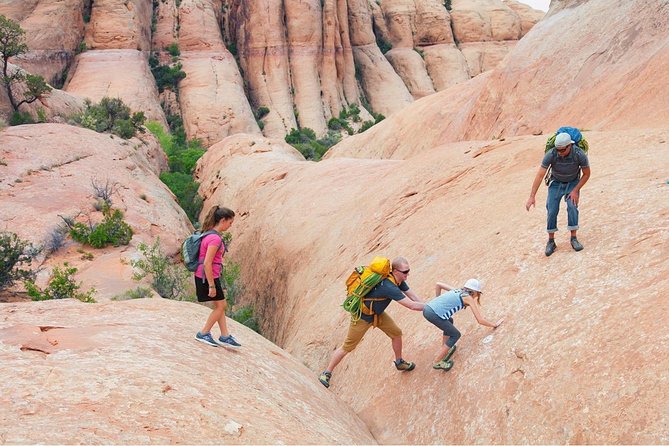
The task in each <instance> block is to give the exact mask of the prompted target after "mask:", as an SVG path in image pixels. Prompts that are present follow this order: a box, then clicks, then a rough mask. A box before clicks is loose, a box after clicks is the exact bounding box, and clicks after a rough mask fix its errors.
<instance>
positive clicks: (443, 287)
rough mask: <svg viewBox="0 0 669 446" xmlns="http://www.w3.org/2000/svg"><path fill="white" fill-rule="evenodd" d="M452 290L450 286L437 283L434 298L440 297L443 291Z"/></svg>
mask: <svg viewBox="0 0 669 446" xmlns="http://www.w3.org/2000/svg"><path fill="white" fill-rule="evenodd" d="M452 289H453V287H452V286H450V285H448V284H445V283H444V282H437V286H436V288H435V289H434V297H437V296H441V292H442V290H443V291H451V290H452Z"/></svg>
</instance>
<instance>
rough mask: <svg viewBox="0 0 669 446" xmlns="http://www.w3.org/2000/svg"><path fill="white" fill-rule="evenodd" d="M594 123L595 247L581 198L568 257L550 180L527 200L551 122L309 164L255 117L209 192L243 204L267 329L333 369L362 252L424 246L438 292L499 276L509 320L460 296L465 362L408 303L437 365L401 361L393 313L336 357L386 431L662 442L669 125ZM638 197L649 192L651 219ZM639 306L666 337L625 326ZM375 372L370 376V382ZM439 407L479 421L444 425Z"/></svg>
mask: <svg viewBox="0 0 669 446" xmlns="http://www.w3.org/2000/svg"><path fill="white" fill-rule="evenodd" d="M586 137H587V138H588V140H589V141H590V144H591V156H590V160H591V165H592V171H593V177H592V179H591V180H590V182H588V184H586V186H585V188H584V189H583V193H582V195H581V204H580V206H579V207H580V209H581V230H580V231H579V239H580V240H581V241H582V243H583V244H584V245H585V247H586V248H585V250H584V251H582V252H580V253H576V252H574V251H573V250H572V249H571V248H570V246H569V241H568V232H565V231H564V229H565V228H564V225H565V224H566V223H565V221H566V216H565V211H564V209H563V210H562V213H561V215H560V219H559V224H558V226H559V228H560V229H561V231H560V232H559V233H558V237H557V244H558V250H557V252H556V253H555V254H554V255H553V256H552V257H550V258H547V257H545V255H544V253H543V251H544V245H545V240H546V235H545V232H544V227H545V211H544V209H543V202H544V200H545V197H546V188H545V186H543V185H542V187H541V189H540V190H539V194H538V197H537V203H538V206H537V207H538V208H537V209H533V210H532V211H531V212H530V213H528V212H526V210H525V209H524V204H525V200H526V197H527V196H528V194H529V188H530V184H531V181H532V179H533V178H534V175H535V173H536V170H537V168H538V165H539V162H540V159H541V157H542V153H543V150H542V147H543V143H544V141H545V137H543V136H537V137H517V138H510V139H505V140H503V141H480V142H476V141H470V142H461V143H455V144H444V145H441V146H436V147H434V148H432V149H430V150H427V151H425V152H424V153H422V154H420V155H418V156H414V157H412V158H410V159H407V160H366V159H351V158H335V159H328V160H325V161H322V162H319V163H308V162H307V163H305V162H303V161H296V160H295V159H294V157H292V156H291V155H290V153H286V152H285V151H278V152H273V154H272V153H268V152H267V151H266V148H264V146H261V147H260V148H258V149H257V151H256V152H251V153H249V151H248V150H251V149H252V148H253V147H256V145H258V143H256V144H252V143H253V141H252V140H248V141H247V143H246V147H247V148H248V150H247V151H241V150H239V149H238V147H240V144H241V145H242V146H243V141H242V136H241V135H240V136H239V137H236V138H234V139H230V140H229V141H228V140H223V141H222V142H221V143H219V144H217V145H216V146H213V147H212V148H210V150H209V151H208V152H207V154H206V155H205V157H204V158H203V160H202V166H208V167H207V168H206V169H205V170H201V172H200V173H201V176H200V180H201V181H202V185H203V186H202V192H203V194H204V196H205V197H207V202H206V203H205V206H208V205H210V204H212V203H225V204H226V205H228V206H231V207H232V208H234V209H235V210H236V211H237V212H238V215H239V217H238V218H237V219H236V222H235V226H234V230H233V231H234V236H235V242H234V246H233V248H232V255H233V257H234V259H235V260H236V261H238V262H240V263H241V265H242V276H243V277H245V278H247V279H246V280H247V282H246V286H247V292H248V294H247V298H250V301H251V302H253V303H254V304H255V305H256V308H257V311H258V312H259V314H260V315H262V319H263V330H264V333H265V334H266V335H267V336H269V337H270V339H272V340H273V341H275V342H276V343H278V345H280V346H282V347H283V348H285V349H286V350H288V351H289V352H291V353H292V354H294V355H296V356H298V357H300V358H302V359H303V361H305V363H306V364H307V365H308V366H309V367H310V368H311V369H312V370H313V379H314V380H316V379H317V376H318V372H319V370H321V369H322V368H323V367H324V366H325V364H326V363H327V361H328V359H329V355H330V354H331V352H332V351H333V350H334V349H335V348H336V347H337V346H338V345H340V343H341V341H342V340H343V338H344V336H345V334H346V330H347V326H348V321H347V316H346V313H345V312H343V311H342V310H341V308H340V306H339V305H340V304H341V302H342V301H343V299H344V295H343V291H344V286H343V283H344V281H345V279H346V277H347V276H348V274H349V273H350V270H351V268H352V267H353V266H354V265H358V264H364V263H366V262H368V261H369V260H370V259H371V257H372V256H373V255H376V254H382V255H386V256H389V257H393V256H396V255H404V256H406V257H407V258H408V259H409V261H410V264H411V275H410V276H409V284H410V286H411V288H412V289H414V290H415V291H416V292H417V293H418V295H419V296H421V297H422V298H429V297H431V296H432V295H433V293H434V282H435V281H437V280H441V281H446V282H447V283H451V284H455V285H456V286H457V285H460V286H461V285H462V284H463V283H464V281H465V280H466V279H467V278H469V277H479V278H481V279H483V280H484V281H485V283H486V285H485V287H486V288H485V293H484V298H483V311H484V315H485V316H486V317H488V318H489V319H492V320H497V319H498V318H500V317H504V318H505V322H504V324H503V325H502V326H501V327H500V328H499V329H497V330H495V331H492V330H490V329H489V328H486V327H482V326H479V325H477V324H476V322H475V321H474V318H473V316H472V315H471V313H470V312H468V311H465V312H462V314H460V313H459V314H457V315H456V318H455V321H456V325H457V326H458V328H459V329H460V330H461V331H462V333H463V338H462V339H461V341H460V343H459V344H458V345H459V348H458V352H457V353H456V355H455V362H456V366H455V368H454V369H453V370H452V371H451V372H450V373H443V372H440V371H436V370H432V368H431V361H432V360H433V357H434V355H435V354H436V351H437V349H438V347H439V343H440V339H441V336H440V333H439V331H438V330H437V329H436V328H434V327H433V326H432V325H430V324H429V323H427V322H426V321H425V320H424V319H423V318H422V316H421V315H420V314H418V313H415V312H410V311H408V310H406V309H405V308H403V307H401V306H400V305H397V304H391V305H390V308H389V310H388V311H389V314H391V315H392V317H393V318H395V320H396V321H397V322H398V324H399V325H400V327H402V329H403V331H404V335H405V336H404V357H405V358H406V359H408V360H412V361H416V362H417V364H418V367H417V369H416V370H415V371H413V372H411V373H409V374H403V373H398V372H397V371H396V370H395V369H394V367H393V366H392V362H391V361H392V359H393V355H392V350H391V348H390V342H389V340H388V339H387V338H386V337H385V336H384V335H383V334H382V333H381V332H379V331H376V330H373V331H371V332H369V333H368V335H367V337H366V338H365V339H364V340H363V342H362V343H361V345H360V346H359V347H358V349H356V350H355V351H354V352H353V353H352V354H351V355H349V356H348V357H347V358H345V359H344V361H343V362H342V364H341V365H340V366H339V368H337V369H336V370H335V373H334V376H333V380H332V387H331V390H332V392H334V393H335V394H336V395H337V396H339V397H340V398H342V399H343V400H344V401H346V402H347V403H348V404H350V405H351V407H353V408H354V410H355V411H356V412H357V413H358V414H360V416H361V418H362V419H363V420H364V421H365V423H366V424H367V425H368V426H369V428H370V430H371V431H372V433H373V435H374V436H375V438H376V439H377V441H379V442H380V443H394V442H400V443H410V444H415V443H434V442H436V443H474V442H477V441H481V442H485V443H514V444H515V443H525V442H539V443H590V442H602V443H618V442H623V443H646V442H650V443H654V442H662V441H664V440H665V439H666V430H665V429H664V427H663V423H664V421H663V420H664V416H663V415H662V414H665V413H667V410H669V407H668V406H667V402H666V400H665V399H664V398H663V397H662V396H660V395H659V394H658V393H657V392H656V390H655V389H657V388H661V387H662V386H664V384H665V382H664V381H665V378H664V373H663V370H664V369H665V368H666V367H667V366H669V362H667V359H666V358H668V357H669V356H667V353H669V351H668V347H667V346H668V345H669V344H667V343H666V342H663V340H664V338H665V337H666V336H665V335H664V331H665V330H664V328H663V320H664V319H666V317H667V316H669V307H667V306H666V305H665V304H664V303H662V302H663V300H662V296H664V295H665V294H666V293H667V292H668V291H669V275H668V274H667V271H669V258H668V257H667V256H666V248H665V247H666V246H669V226H667V221H668V220H667V216H668V215H669V205H668V202H667V200H666V194H667V187H669V186H667V184H666V181H667V176H666V175H667V172H669V161H668V160H669V157H668V156H659V154H667V153H668V150H669V149H668V147H669V146H667V144H668V142H667V141H669V130H667V129H657V130H629V131H622V130H620V131H617V132H588V133H586ZM612 141H613V144H611V142H612ZM630 145H634V147H635V150H634V153H631V152H630V151H629V150H627V147H630ZM605 148H606V149H605ZM263 165H264V168H263ZM214 166H215V167H214ZM241 172H244V174H241ZM307 184H308V185H309V188H308V191H305V185H307ZM371 191H374V192H373V194H372V192H371ZM623 207H625V208H630V209H634V212H635V215H636V218H635V222H634V224H633V225H631V224H629V222H628V217H629V215H628V214H627V213H625V212H621V209H622V208H623ZM306 259H308V260H306ZM324 315H326V316H324ZM630 317H633V319H634V321H635V322H634V330H635V339H637V341H638V342H641V343H643V344H644V345H646V346H647V348H645V349H642V350H639V348H638V343H630V342H629V339H628V338H627V337H620V336H618V335H617V334H616V333H619V328H618V327H620V326H621V325H624V324H626V323H628V321H629V318H630ZM626 321H627V322H626ZM621 358H626V359H625V360H621ZM663 358H664V359H663ZM361 377H364V380H365V383H366V384H365V386H362V387H361V386H356V385H351V383H352V382H355V381H356V380H358V379H361ZM449 401H450V402H454V403H453V404H450V403H448V402H449ZM455 402H457V404H455ZM406 407H411V408H412V410H410V411H407V410H405V408H406ZM628 411H632V412H636V413H640V414H643V416H642V417H639V418H636V417H633V418H630V417H629V416H628V415H627V414H628ZM575 413H577V414H579V416H578V417H574V414H575ZM389 417H390V418H392V419H393V420H395V423H388V418H389ZM435 420H439V422H440V423H445V424H448V425H454V426H460V427H461V428H458V429H451V430H448V431H444V430H442V429H436V428H434V426H435Z"/></svg>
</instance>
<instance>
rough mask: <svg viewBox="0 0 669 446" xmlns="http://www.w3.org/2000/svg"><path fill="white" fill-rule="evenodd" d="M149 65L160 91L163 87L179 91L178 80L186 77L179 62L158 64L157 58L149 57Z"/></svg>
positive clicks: (163, 89)
mask: <svg viewBox="0 0 669 446" xmlns="http://www.w3.org/2000/svg"><path fill="white" fill-rule="evenodd" d="M149 65H150V66H151V73H152V74H153V77H154V79H155V80H156V86H157V87H158V91H159V92H160V93H162V92H163V91H165V89H168V90H171V91H175V92H176V91H179V82H180V81H181V80H182V79H185V78H186V72H185V71H183V70H182V68H183V66H182V65H181V63H176V64H174V65H160V63H159V62H158V59H157V58H151V59H149Z"/></svg>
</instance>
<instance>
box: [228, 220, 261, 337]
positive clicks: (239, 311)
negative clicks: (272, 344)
mask: <svg viewBox="0 0 669 446" xmlns="http://www.w3.org/2000/svg"><path fill="white" fill-rule="evenodd" d="M226 239H227V240H226ZM231 239H232V236H231V235H230V233H228V232H226V233H224V234H223V240H224V241H225V244H226V246H227V245H229V244H230V240H231ZM240 271H241V267H240V265H239V264H238V263H235V262H233V261H230V260H226V261H225V262H224V263H223V271H222V272H221V282H222V284H223V285H225V289H226V293H225V298H226V300H227V301H228V308H227V309H226V310H225V313H226V314H227V316H228V317H229V318H231V319H234V320H235V321H237V322H239V323H240V324H242V325H245V326H247V327H249V328H250V329H251V330H253V331H255V332H257V333H260V326H259V324H258V320H257V319H256V317H255V314H254V313H255V311H254V308H253V305H243V306H236V304H237V299H238V298H239V297H240V296H241V295H242V294H243V292H244V289H243V287H242V285H241V281H240Z"/></svg>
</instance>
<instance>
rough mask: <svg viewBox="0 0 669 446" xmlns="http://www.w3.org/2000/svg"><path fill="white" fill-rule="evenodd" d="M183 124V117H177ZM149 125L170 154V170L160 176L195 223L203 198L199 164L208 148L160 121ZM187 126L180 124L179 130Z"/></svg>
mask: <svg viewBox="0 0 669 446" xmlns="http://www.w3.org/2000/svg"><path fill="white" fill-rule="evenodd" d="M173 122H175V123H176V124H177V125H179V126H181V125H182V124H181V120H180V119H179V120H176V119H175V120H174V121H173ZM146 127H147V128H148V129H149V131H150V132H151V133H153V134H154V135H155V136H156V138H158V141H159V142H160V145H161V147H162V148H163V150H164V151H165V154H166V155H167V159H168V161H169V166H170V172H165V173H162V174H161V175H160V180H161V181H162V182H163V183H165V185H166V186H167V187H168V188H169V189H170V190H171V191H172V193H173V194H174V195H175V196H176V198H177V203H179V206H181V208H182V209H183V210H184V212H185V213H186V215H188V218H189V219H190V221H191V222H193V223H194V222H196V221H197V219H198V217H199V215H200V211H201V210H202V198H200V196H199V195H198V193H197V191H198V188H199V186H200V185H199V184H198V183H197V182H196V181H195V180H194V179H193V176H192V172H193V170H194V169H195V164H196V163H197V160H199V159H200V158H201V157H202V155H204V152H205V150H204V149H203V148H202V145H201V143H200V141H199V140H197V139H194V140H191V141H186V139H185V135H184V136H183V137H182V136H181V135H180V134H179V133H177V134H174V135H170V134H168V133H167V132H166V131H165V130H164V129H163V127H162V126H161V125H160V124H158V123H157V122H149V123H147V125H146ZM179 128H181V130H183V127H177V129H179Z"/></svg>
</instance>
